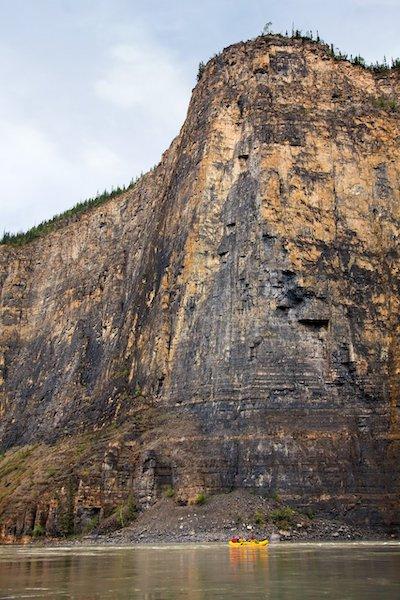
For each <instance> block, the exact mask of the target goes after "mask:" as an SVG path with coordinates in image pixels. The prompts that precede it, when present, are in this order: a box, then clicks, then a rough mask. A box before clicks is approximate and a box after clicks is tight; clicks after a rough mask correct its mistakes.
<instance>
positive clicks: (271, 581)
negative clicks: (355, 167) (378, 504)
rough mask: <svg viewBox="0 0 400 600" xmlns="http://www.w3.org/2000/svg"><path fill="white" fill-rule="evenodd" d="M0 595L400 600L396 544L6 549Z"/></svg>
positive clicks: (0, 563)
mask: <svg viewBox="0 0 400 600" xmlns="http://www.w3.org/2000/svg"><path fill="white" fill-rule="evenodd" d="M0 598H2V599H6V598H7V599H8V598H54V599H57V598H60V599H62V598H72V599H76V600H95V599H96V600H97V599H107V600H108V599H113V600H124V599H127V598H143V599H145V600H169V599H171V600H176V599H180V598H185V599H190V600H205V599H214V598H216V599H218V598H266V599H274V600H292V599H296V600H313V599H318V600H320V599H321V598H323V599H327V600H332V599H335V600H369V599H371V600H372V599H373V600H377V599H379V600H386V599H387V600H399V599H400V543H388V542H382V543H342V544H340V543H337V544H336V543H326V544H317V543H313V544H311V543H310V544H290V545H289V544H277V545H273V546H270V547H269V548H267V549H244V548H243V549H237V548H232V549H230V548H228V547H227V546H224V545H221V544H197V545H159V546H142V547H140V546H135V547H104V546H103V547H93V546H92V547H68V548H67V547H65V548H63V547H57V548H32V547H21V546H17V547H16V546H14V547H4V546H3V547H0Z"/></svg>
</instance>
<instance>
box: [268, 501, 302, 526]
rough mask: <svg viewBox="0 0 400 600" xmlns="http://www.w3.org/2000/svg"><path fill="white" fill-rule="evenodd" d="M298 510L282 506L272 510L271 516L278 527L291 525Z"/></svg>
mask: <svg viewBox="0 0 400 600" xmlns="http://www.w3.org/2000/svg"><path fill="white" fill-rule="evenodd" d="M295 514H296V512H295V511H294V510H293V508H290V506H282V508H276V509H275V510H273V511H271V513H270V518H271V521H272V522H273V523H275V525H277V526H278V527H290V526H291V525H293V522H294V517H295Z"/></svg>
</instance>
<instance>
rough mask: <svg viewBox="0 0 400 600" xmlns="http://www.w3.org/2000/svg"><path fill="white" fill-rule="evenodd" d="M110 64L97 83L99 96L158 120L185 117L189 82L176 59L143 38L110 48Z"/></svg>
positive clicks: (96, 88)
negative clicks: (132, 42)
mask: <svg viewBox="0 0 400 600" xmlns="http://www.w3.org/2000/svg"><path fill="white" fill-rule="evenodd" d="M109 59H110V62H109V66H108V69H107V70H106V72H105V73H104V74H103V76H102V77H101V78H99V79H98V80H97V81H96V83H95V90H96V93H97V94H98V96H99V97H101V98H103V99H105V100H107V101H109V102H111V103H112V104H114V105H116V106H117V107H121V108H123V109H130V110H131V109H133V110H135V109H139V110H140V111H143V112H145V113H146V114H147V115H148V118H149V119H156V120H157V121H166V120H168V121H171V119H172V120H174V121H175V120H177V119H181V120H183V117H184V114H185V111H186V108H187V103H188V85H187V81H185V79H184V77H183V74H182V73H181V71H180V69H179V66H178V64H177V62H174V61H173V59H172V58H171V56H169V55H168V53H167V52H166V51H165V50H164V49H163V48H160V47H158V46H157V45H154V44H151V43H149V42H148V41H143V39H141V40H138V41H136V42H135V43H134V44H119V45H115V46H113V47H112V48H111V49H110V51H109Z"/></svg>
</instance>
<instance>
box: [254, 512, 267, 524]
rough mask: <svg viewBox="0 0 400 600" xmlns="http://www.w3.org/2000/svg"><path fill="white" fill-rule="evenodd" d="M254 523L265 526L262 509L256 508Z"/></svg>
mask: <svg viewBox="0 0 400 600" xmlns="http://www.w3.org/2000/svg"><path fill="white" fill-rule="evenodd" d="M254 523H255V524H256V525H259V526H260V527H264V525H265V518H264V515H263V513H262V512H261V510H256V512H255V513H254Z"/></svg>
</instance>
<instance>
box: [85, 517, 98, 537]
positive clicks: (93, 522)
mask: <svg viewBox="0 0 400 600" xmlns="http://www.w3.org/2000/svg"><path fill="white" fill-rule="evenodd" d="M99 522H100V517H99V515H95V516H94V517H92V518H91V519H90V521H89V523H87V524H86V525H85V527H84V528H83V533H91V532H92V531H93V530H94V529H96V527H97V526H98V524H99Z"/></svg>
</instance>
